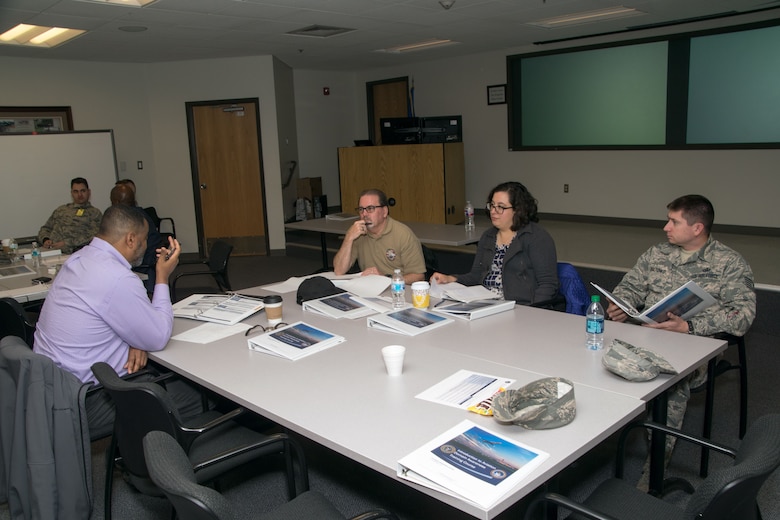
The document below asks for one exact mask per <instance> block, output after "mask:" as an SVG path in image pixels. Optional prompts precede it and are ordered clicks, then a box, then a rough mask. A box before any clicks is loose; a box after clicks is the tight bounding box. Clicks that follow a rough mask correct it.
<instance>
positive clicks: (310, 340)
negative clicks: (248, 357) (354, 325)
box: [248, 321, 345, 361]
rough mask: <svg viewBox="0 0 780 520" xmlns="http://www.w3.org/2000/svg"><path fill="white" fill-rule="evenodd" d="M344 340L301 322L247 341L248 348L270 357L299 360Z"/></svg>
mask: <svg viewBox="0 0 780 520" xmlns="http://www.w3.org/2000/svg"><path fill="white" fill-rule="evenodd" d="M344 341H345V340H344V338H343V337H342V336H337V335H336V334H331V333H330V332H326V331H324V330H321V329H318V328H316V327H313V326H311V325H308V324H306V323H303V322H302V321H298V322H296V323H293V324H291V325H287V326H286V327H282V328H279V329H276V330H272V331H271V332H266V333H265V334H261V335H260V336H257V337H254V338H250V339H249V342H248V343H249V348H250V349H251V350H256V351H258V352H263V353H265V354H271V355H272V356H278V357H283V358H287V359H292V360H293V361H294V360H296V359H301V358H302V357H306V356H310V355H311V354H314V353H316V352H321V351H323V350H325V349H327V348H330V347H332V346H334V345H338V344H339V343H343V342H344Z"/></svg>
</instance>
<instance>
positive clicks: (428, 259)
mask: <svg viewBox="0 0 780 520" xmlns="http://www.w3.org/2000/svg"><path fill="white" fill-rule="evenodd" d="M420 245H421V246H422V252H423V258H424V259H425V281H428V280H430V279H431V276H433V273H435V272H436V271H438V270H439V258H438V257H437V256H436V252H434V250H433V249H431V248H430V247H428V246H426V245H425V244H420Z"/></svg>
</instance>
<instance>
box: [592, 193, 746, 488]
mask: <svg viewBox="0 0 780 520" xmlns="http://www.w3.org/2000/svg"><path fill="white" fill-rule="evenodd" d="M667 209H668V213H667V219H668V221H667V223H666V225H665V226H664V231H665V232H666V237H667V239H668V241H667V242H664V243H661V244H658V245H655V246H653V247H651V248H650V249H648V250H647V251H646V252H645V253H644V254H642V256H640V257H639V260H637V263H636V265H635V266H634V267H633V268H632V269H631V270H630V271H629V272H628V273H626V275H625V276H624V277H623V279H622V280H621V282H620V283H619V284H618V286H617V287H615V289H614V290H613V293H614V294H615V296H618V297H620V298H623V299H624V300H626V301H627V302H629V303H631V304H632V305H633V306H634V307H635V308H642V307H650V306H652V305H653V304H655V303H656V302H658V301H660V300H661V299H663V298H664V297H665V296H666V295H667V294H669V293H670V292H672V291H673V290H675V289H677V288H678V287H680V286H681V285H683V284H684V283H686V282H688V281H690V280H693V281H695V282H696V283H697V284H699V285H700V286H701V287H702V288H703V289H704V290H705V291H707V292H708V293H710V294H711V295H712V296H713V297H714V298H715V301H716V303H715V305H713V306H711V307H709V308H707V309H705V310H703V311H702V312H700V313H699V314H697V315H696V316H694V317H693V318H692V319H690V320H688V321H683V320H682V319H680V317H679V316H675V315H674V314H672V313H669V315H668V318H669V319H668V320H667V321H664V322H662V323H657V324H651V325H645V326H646V327H652V328H656V329H663V330H669V331H674V332H680V333H683V334H696V335H699V336H711V335H713V334H716V333H720V332H725V333H728V334H733V335H735V336H742V335H744V334H745V333H746V332H747V331H748V329H749V328H750V325H751V324H752V323H753V319H754V318H755V317H756V293H755V290H754V288H753V271H752V270H751V269H750V266H749V265H748V263H747V262H746V261H745V259H744V258H742V255H740V254H739V253H737V252H736V251H734V250H733V249H731V248H729V247H727V246H725V245H723V244H722V243H720V242H718V241H717V240H715V239H714V238H712V237H711V236H710V230H711V228H712V223H713V221H714V218H715V210H714V209H713V207H712V203H710V201H709V200H707V199H706V198H705V197H703V196H701V195H685V196H683V197H679V198H677V199H675V200H673V201H672V202H670V203H669V204H668V205H667ZM607 315H608V316H609V319H611V320H613V321H625V320H626V318H627V316H626V314H625V313H624V312H623V311H622V310H621V309H620V308H619V307H618V306H617V305H615V304H614V303H612V302H610V303H609V307H608V308H607ZM706 377H707V366H706V365H703V366H701V367H699V368H698V369H697V370H696V371H695V372H694V373H693V374H692V375H691V376H689V377H687V378H685V379H683V380H682V381H681V382H680V383H678V384H677V385H675V386H674V387H673V388H672V389H671V390H670V392H669V405H668V408H667V413H668V417H667V424H668V425H669V426H671V427H673V428H681V427H682V423H683V418H684V416H685V410H686V408H687V406H688V399H689V398H690V388H691V387H694V388H695V387H696V386H699V385H701V384H703V383H704V381H705V380H706ZM674 441H675V439H674V438H673V437H667V439H666V456H665V463H666V464H668V462H669V459H670V457H671V454H672V449H673V448H674ZM645 469H647V464H645ZM647 476H648V471H646V470H645V472H644V474H643V476H642V480H640V483H639V487H646V485H647Z"/></svg>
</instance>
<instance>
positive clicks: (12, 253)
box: [8, 238, 19, 262]
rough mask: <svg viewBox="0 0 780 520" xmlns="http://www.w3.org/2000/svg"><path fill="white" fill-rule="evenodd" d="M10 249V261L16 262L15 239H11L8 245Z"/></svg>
mask: <svg viewBox="0 0 780 520" xmlns="http://www.w3.org/2000/svg"><path fill="white" fill-rule="evenodd" d="M8 247H9V249H11V255H10V256H11V262H16V260H17V255H18V254H19V244H17V243H16V239H15V238H12V239H11V244H10V245H9V246H8Z"/></svg>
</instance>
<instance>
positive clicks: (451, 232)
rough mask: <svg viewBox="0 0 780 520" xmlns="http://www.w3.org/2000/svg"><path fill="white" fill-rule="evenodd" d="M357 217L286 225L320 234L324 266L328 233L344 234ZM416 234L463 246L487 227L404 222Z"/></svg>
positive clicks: (432, 241) (325, 266) (432, 242)
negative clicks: (468, 229) (471, 228)
mask: <svg viewBox="0 0 780 520" xmlns="http://www.w3.org/2000/svg"><path fill="white" fill-rule="evenodd" d="M355 220H356V219H350V220H341V219H340V220H333V219H329V218H327V217H325V218H317V219H311V220H301V221H299V222H290V223H287V224H285V225H284V227H285V229H291V230H295V231H312V232H317V233H319V234H320V246H321V248H322V267H323V269H326V270H327V269H329V266H328V244H327V235H329V234H330V235H343V234H345V233H346V232H347V230H348V229H349V227H350V226H351V225H352V224H353V223H354V222H355ZM404 224H406V225H407V226H409V229H411V230H412V232H413V233H414V234H415V236H416V237H417V238H418V239H419V240H420V242H422V243H423V244H430V245H440V246H463V245H467V244H475V243H477V242H479V237H481V236H482V233H483V232H484V231H485V229H486V228H484V227H479V226H477V227H476V228H475V229H474V230H472V231H466V229H465V227H464V226H462V225H454V224H433V223H430V222H404Z"/></svg>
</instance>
